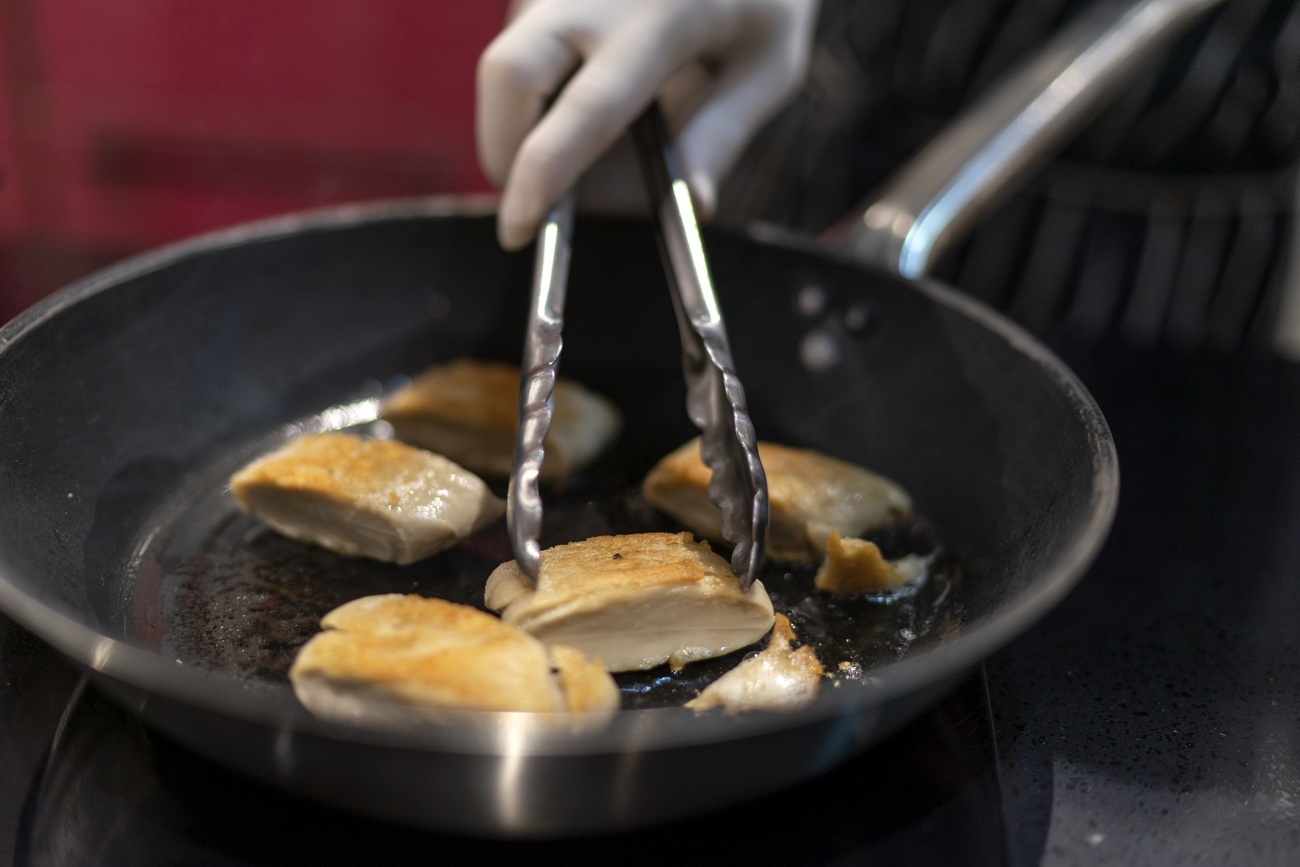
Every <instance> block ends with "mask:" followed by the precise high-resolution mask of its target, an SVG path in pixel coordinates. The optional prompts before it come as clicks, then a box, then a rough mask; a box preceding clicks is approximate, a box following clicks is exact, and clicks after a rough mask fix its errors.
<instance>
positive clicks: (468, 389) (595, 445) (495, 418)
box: [383, 358, 623, 484]
mask: <svg viewBox="0 0 1300 867" xmlns="http://www.w3.org/2000/svg"><path fill="white" fill-rule="evenodd" d="M553 407H554V410H553V414H552V416H551V427H550V430H549V431H548V432H547V435H546V441H545V443H544V445H545V447H546V460H545V462H544V463H543V464H542V471H541V481H543V482H548V483H554V484H563V483H564V481H565V480H566V479H568V478H569V477H570V476H571V475H573V474H574V473H576V472H578V471H579V470H581V469H582V468H583V467H585V466H587V464H589V463H591V462H592V461H593V460H595V459H596V456H597V455H599V454H600V453H601V451H603V450H604V449H605V447H606V446H608V445H609V444H610V443H611V442H613V441H614V438H615V437H617V436H618V432H619V428H620V427H621V426H622V423H623V422H622V417H621V416H620V414H619V411H618V410H617V409H616V408H615V407H614V405H613V404H612V403H610V402H609V401H608V400H606V399H605V398H603V397H601V396H600V395H598V394H596V393H595V392H593V391H591V390H590V389H588V388H586V387H584V386H581V385H579V384H578V383H576V382H574V381H573V380H571V379H566V378H564V377H560V378H559V379H557V380H556V382H555V399H554V402H553ZM518 412H519V366H518V365H517V364H501V363H497V362H487V361H475V360H473V359H469V358H461V359H457V360H456V361H453V362H451V363H449V364H440V365H437V366H435V367H431V368H429V369H428V370H426V371H424V372H423V373H421V374H420V375H419V376H417V377H415V379H413V380H412V381H411V384H410V386H409V387H408V388H405V389H403V390H402V391H399V392H398V393H397V394H395V395H393V396H392V398H391V399H389V401H388V403H387V404H386V405H385V406H384V410H383V417H384V419H385V420H386V421H388V422H389V423H390V424H391V425H392V426H393V430H394V431H396V433H397V436H398V438H399V439H403V440H405V441H407V442H409V443H414V444H415V445H418V446H422V447H424V448H426V449H430V450H432V451H435V452H437V453H438V454H443V455H446V456H447V457H449V458H451V459H452V460H454V461H456V462H457V463H460V464H463V465H464V466H466V467H469V468H470V469H471V470H474V471H475V472H480V473H483V474H485V475H494V476H508V475H510V469H511V458H512V456H513V454H514V448H515V418H516V416H517V414H518Z"/></svg>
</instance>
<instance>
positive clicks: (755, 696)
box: [686, 614, 823, 714]
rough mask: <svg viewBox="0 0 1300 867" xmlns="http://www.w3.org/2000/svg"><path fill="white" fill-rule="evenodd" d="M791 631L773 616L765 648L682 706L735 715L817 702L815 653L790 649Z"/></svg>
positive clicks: (819, 669)
mask: <svg viewBox="0 0 1300 867" xmlns="http://www.w3.org/2000/svg"><path fill="white" fill-rule="evenodd" d="M792 641H794V629H793V628H792V627H791V626H790V621H789V619H787V618H786V616H785V615H784V614H778V615H776V625H775V626H773V627H772V640H771V641H769V642H768V645H767V648H766V649H765V650H764V651H763V652H762V653H759V654H757V655H755V656H751V657H750V658H749V659H746V660H744V661H743V662H741V663H740V664H739V665H737V666H736V667H735V668H733V669H732V670H731V671H729V672H727V673H726V674H724V675H722V677H720V678H718V679H717V680H715V681H714V682H713V683H711V684H709V685H708V686H706V687H705V688H704V691H703V692H701V693H700V694H699V695H698V696H697V697H695V698H693V699H691V700H690V701H688V702H686V706H687V707H689V708H690V709H691V710H693V711H695V712H697V713H698V712H700V711H706V710H710V709H712V708H715V707H720V708H722V709H723V710H724V711H725V712H726V713H729V714H737V713H744V712H745V711H751V710H771V711H788V710H798V709H799V708H801V707H805V706H807V705H809V704H811V703H812V701H813V699H815V698H817V690H818V688H819V687H820V686H821V680H822V673H823V669H822V664H821V662H819V661H818V659H817V653H816V652H815V651H814V650H813V649H812V648H811V647H809V646H807V645H804V646H803V647H800V648H799V649H798V650H791V649H790V642H792Z"/></svg>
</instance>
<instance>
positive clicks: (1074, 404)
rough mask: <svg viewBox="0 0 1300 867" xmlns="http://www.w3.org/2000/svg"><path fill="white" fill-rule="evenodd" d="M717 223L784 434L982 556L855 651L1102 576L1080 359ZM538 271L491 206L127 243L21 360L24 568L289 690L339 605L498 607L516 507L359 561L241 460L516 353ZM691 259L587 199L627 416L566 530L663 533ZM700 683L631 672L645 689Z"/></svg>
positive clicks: (72, 605) (1093, 446)
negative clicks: (1087, 574) (272, 511)
mask: <svg viewBox="0 0 1300 867" xmlns="http://www.w3.org/2000/svg"><path fill="white" fill-rule="evenodd" d="M708 245H709V250H710V254H711V259H712V263H713V265H714V271H715V280H716V282H717V285H718V289H719V293H720V296H721V299H722V303H723V306H724V309H725V311H726V315H727V319H728V325H729V330H730V333H731V338H732V343H733V350H734V354H735V358H736V362H737V366H738V369H739V372H740V375H741V378H742V380H743V381H744V382H745V384H746V388H747V394H748V398H749V403H750V408H751V414H752V417H753V418H754V421H755V425H756V427H757V430H758V433H759V436H760V438H762V439H767V440H772V441H776V442H784V443H789V444H793V445H801V446H807V447H813V448H818V449H821V450H823V451H825V452H827V453H829V454H832V455H835V456H838V457H841V458H844V459H847V460H851V461H854V462H856V463H859V464H862V465H864V466H867V467H870V468H872V469H874V470H876V471H878V472H881V473H883V474H885V475H887V476H890V477H892V478H894V479H896V480H897V481H899V482H900V483H902V484H903V485H904V486H905V487H907V488H908V489H909V490H910V491H911V492H912V494H913V495H914V497H915V500H916V503H917V507H918V511H919V512H920V513H921V514H923V515H925V516H926V517H927V518H928V519H930V520H931V521H932V522H933V526H935V527H938V528H939V530H940V533H941V536H942V538H943V540H944V542H945V544H946V545H947V546H948V547H949V549H950V550H951V551H952V552H954V555H955V557H956V559H957V560H958V561H960V562H961V564H962V566H963V573H962V574H963V577H962V578H961V580H956V577H955V576H956V575H957V573H956V572H955V571H951V572H948V573H946V574H947V580H936V581H934V582H932V584H931V585H929V587H928V589H927V593H929V594H930V595H923V596H918V597H917V598H916V599H915V600H913V601H911V602H909V603H907V604H904V605H896V606H894V607H892V608H886V607H882V606H879V605H874V604H869V603H868V604H863V606H862V607H861V610H857V609H854V610H852V611H851V612H850V614H851V616H848V615H846V616H845V618H844V619H845V621H846V622H848V623H851V624H853V629H854V630H856V631H855V632H853V635H852V639H851V640H852V641H858V642H860V646H859V647H857V648H856V649H853V648H850V649H847V650H842V651H838V652H842V653H843V654H844V659H843V660H842V661H848V662H859V663H861V664H863V665H867V666H876V668H875V671H876V672H878V673H880V672H883V671H885V670H887V669H888V668H889V666H887V665H884V663H887V662H889V661H892V660H895V659H898V658H899V657H900V656H903V655H907V654H909V653H910V654H912V655H920V656H925V654H924V653H923V652H922V651H924V650H925V649H927V648H928V647H929V646H931V645H932V644H935V643H943V642H949V641H952V640H955V639H957V638H959V637H960V636H961V634H962V632H963V629H964V628H965V627H966V625H967V624H969V623H972V622H979V623H988V622H994V621H997V620H998V619H999V618H1002V617H1005V616H1006V615H1007V614H1008V612H1012V611H1014V610H1015V609H1016V607H1017V606H1018V605H1019V604H1021V603H1022V602H1023V600H1025V599H1026V598H1029V597H1032V596H1033V595H1034V594H1035V593H1037V592H1039V591H1041V589H1042V584H1043V582H1044V581H1048V582H1055V583H1056V584H1059V583H1060V582H1061V581H1062V580H1066V579H1068V577H1069V576H1070V575H1073V574H1076V573H1077V571H1078V570H1077V568H1076V567H1077V564H1072V563H1070V562H1068V559H1069V558H1070V557H1072V556H1075V555H1076V554H1077V552H1078V551H1080V550H1084V551H1086V552H1089V553H1090V552H1091V551H1092V550H1095V545H1093V546H1092V547H1091V548H1090V547H1089V546H1088V545H1082V546H1081V543H1080V539H1081V538H1084V537H1085V535H1086V534H1088V533H1095V532H1096V528H1097V527H1098V526H1099V524H1098V521H1097V518H1096V511H1097V503H1098V499H1097V497H1098V494H1097V491H1098V466H1099V464H1098V442H1099V433H1098V430H1097V426H1098V424H1100V426H1101V428H1104V422H1100V421H1099V420H1094V421H1090V420H1089V418H1090V417H1089V412H1095V407H1092V408H1091V409H1089V407H1088V406H1083V407H1081V404H1080V400H1081V398H1080V396H1079V394H1078V392H1077V391H1073V390H1072V389H1071V387H1070V386H1069V383H1065V384H1063V382H1062V379H1061V376H1060V374H1059V372H1057V371H1054V370H1053V369H1052V368H1051V366H1050V365H1048V366H1045V365H1044V364H1042V363H1040V361H1038V360H1035V359H1032V358H1029V357H1028V356H1027V355H1026V354H1025V352H1024V351H1023V350H1022V349H1021V348H1019V347H1017V346H1016V345H1014V344H1013V343H1012V342H1009V341H1008V340H1007V338H1006V336H1005V335H1004V334H999V333H995V332H994V331H991V330H990V329H989V328H988V327H987V325H985V324H983V323H980V322H978V321H975V320H974V319H972V318H971V317H970V316H968V315H966V314H964V313H962V312H960V311H958V310H957V309H954V308H953V307H952V306H950V305H948V304H945V303H941V302H940V301H938V300H936V299H935V298H934V297H933V296H931V295H928V294H926V293H923V292H918V291H916V289H915V288H914V287H911V286H908V285H906V284H903V283H901V281H896V280H892V279H889V278H885V277H883V276H880V275H873V274H871V273H868V272H865V271H862V270H860V269H858V268H855V267H852V266H849V265H844V264H837V263H834V262H828V261H826V260H825V259H824V258H821V257H819V256H816V255H813V254H805V253H800V252H798V251H793V250H788V249H782V248H779V247H775V246H771V245H762V244H757V243H754V242H752V241H748V240H746V239H743V238H738V237H734V236H728V235H710V236H709V238H708ZM530 268H531V257H530V256H529V255H527V254H523V255H514V256H509V255H505V254H502V253H501V252H500V250H499V249H498V248H497V247H496V245H495V240H494V237H493V230H492V225H491V219H490V218H482V219H466V218H429V217H423V216H395V217H391V218H385V219H373V220H368V221H361V222H359V223H355V224H340V225H331V224H329V223H326V224H323V225H316V226H310V227H307V228H306V229H305V230H304V231H301V232H291V233H287V234H272V235H269V236H265V237H253V238H251V239H250V240H248V241H247V242H246V243H239V244H232V245H209V246H200V247H197V248H195V249H193V250H190V251H188V252H185V253H184V254H181V255H174V256H171V257H163V258H162V259H160V260H159V261H157V262H154V263H151V264H150V265H149V266H148V267H140V266H137V267H128V268H126V269H125V270H124V271H123V272H122V273H121V274H119V275H112V274H110V275H107V276H106V277H104V278H103V279H102V280H101V281H100V283H101V284H102V285H101V286H98V287H97V286H94V285H90V286H88V287H83V288H82V289H81V290H79V291H74V293H73V295H72V296H68V297H65V298H64V299H59V300H56V301H55V302H51V304H49V305H47V306H46V308H44V309H43V311H37V313H36V314H33V315H32V316H31V317H28V318H27V319H26V320H23V321H19V322H16V323H14V324H12V325H11V326H9V327H8V328H7V330H6V333H7V334H8V335H9V339H8V341H7V342H6V343H4V345H3V347H2V351H3V356H2V358H0V387H2V388H0V405H3V407H4V409H5V412H3V413H0V431H2V432H3V436H0V455H3V460H4V466H5V467H6V472H5V473H3V474H0V517H2V518H3V520H0V555H2V557H3V560H4V563H5V566H6V580H8V581H10V582H12V583H13V584H14V585H15V586H17V587H18V588H19V589H20V590H22V591H23V592H24V593H27V594H28V595H30V596H32V597H34V598H36V599H38V600H41V601H43V602H45V603H46V604H48V605H49V606H51V607H53V608H56V609H58V610H60V611H63V612H67V613H68V614H70V616H72V617H73V618H74V619H75V620H77V621H78V622H79V623H81V624H84V625H85V626H87V627H89V628H90V629H92V630H94V631H96V632H99V633H100V634H102V635H107V636H109V637H112V638H116V639H121V640H124V641H127V642H130V643H133V644H136V645H138V646H140V647H142V648H145V649H146V650H149V651H151V652H155V653H157V654H159V655H172V656H173V658H175V659H178V660H180V662H181V663H182V667H184V665H185V664H189V665H198V666H200V667H210V668H217V669H218V670H221V671H223V672H226V673H228V674H230V675H232V676H234V677H236V678H238V679H240V681H241V682H243V683H246V684H247V685H248V687H249V689H251V690H254V691H256V690H259V689H262V688H266V689H270V690H283V688H284V684H285V681H284V678H283V669H284V665H285V664H286V662H287V660H288V659H290V658H291V656H292V652H293V648H294V647H296V646H297V645H298V644H300V643H301V641H303V640H304V639H305V638H306V637H307V636H308V635H309V634H310V633H311V632H312V631H314V623H315V620H316V619H318V618H319V616H320V614H322V613H323V612H324V611H326V610H328V609H329V608H331V607H333V605H335V604H337V603H339V602H342V601H346V600H347V599H351V598H355V597H356V596H360V595H364V594H366V593H372V592H384V591H389V590H394V591H402V592H409V591H416V592H429V593H433V594H436V595H447V596H449V597H451V598H457V599H458V600H459V601H466V602H472V603H475V604H477V603H478V602H479V601H480V599H479V598H478V594H479V593H480V592H481V587H482V580H483V579H484V578H486V575H487V573H488V571H490V569H491V568H492V567H493V566H495V565H496V564H497V563H498V562H500V561H501V560H503V559H506V557H507V556H508V546H507V545H506V544H505V541H504V540H505V535H504V530H503V529H502V528H501V527H498V528H495V529H493V530H489V531H486V532H484V533H482V534H480V535H479V536H477V537H475V538H473V539H471V540H469V541H468V542H466V543H465V544H463V545H462V546H460V547H458V548H457V549H455V550H453V551H450V552H447V553H445V554H442V555H439V556H437V557H435V558H433V559H432V560H430V561H427V562H426V563H425V564H419V565H416V566H414V567H404V568H396V567H387V566H383V565H381V564H375V563H369V562H366V561H350V560H345V559H343V558H337V557H334V556H333V555H330V554H327V553H325V552H319V551H316V550H314V549H310V548H308V547H306V546H301V545H298V544H297V543H291V542H289V541H288V540H283V539H279V538H278V537H275V536H274V535H272V534H270V533H269V532H267V531H265V530H263V529H262V528H261V527H260V525H258V524H257V523H256V522H253V521H251V520H250V519H246V518H243V517H242V516H239V515H238V514H237V513H236V512H235V511H234V510H233V504H232V503H231V501H230V498H229V495H228V494H227V493H226V492H225V481H226V479H228V477H229V474H230V473H231V472H233V471H234V470H235V469H237V468H238V466H239V465H241V464H242V463H243V462H244V461H245V460H247V459H250V458H251V457H253V456H255V455H256V454H259V453H262V452H264V451H266V450H267V449H269V448H270V447H272V446H273V445H274V444H275V442H277V441H280V440H283V439H284V438H285V437H286V436H288V435H289V434H290V433H292V431H293V430H295V429H301V428H303V427H304V426H305V427H313V426H315V427H319V426H322V425H323V426H326V427H345V426H346V423H347V421H348V420H349V419H348V418H347V417H346V413H344V415H343V416H340V415H338V414H337V413H334V414H331V413H322V410H323V409H324V408H329V407H335V408H340V407H343V408H346V407H357V406H360V405H362V404H365V402H366V401H373V400H374V399H375V398H377V397H378V396H379V395H381V394H383V393H386V392H387V391H389V390H391V388H392V387H394V384H395V380H394V377H400V376H402V375H409V374H411V373H413V372H415V371H418V370H420V369H422V368H423V367H425V366H427V365H428V364H431V363H434V362H437V361H444V360H449V359H452V358H455V357H459V356H466V355H468V356H474V357H480V358H488V359H493V358H496V359H507V360H509V359H517V358H518V353H519V347H520V345H521V341H522V333H523V327H524V315H525V309H526V294H527V286H528V282H529V271H530ZM662 281H663V277H662V271H661V269H660V264H659V261H658V256H657V252H656V251H655V249H654V244H653V239H652V236H651V234H650V232H649V229H648V226H647V225H645V224H644V223H640V222H635V221H629V222H617V221H601V222H595V221H591V222H586V221H580V222H579V225H578V227H577V231H576V234H575V252H574V262H573V270H572V275H571V279H570V289H569V301H568V311H567V316H566V328H565V338H566V341H565V350H564V360H563V364H562V373H563V374H566V375H571V376H573V377H574V378H576V379H579V380H581V381H583V382H584V383H586V384H587V385H589V386H591V387H592V388H594V389H596V390H598V391H600V392H601V393H603V394H605V395H607V396H608V397H610V398H611V399H613V400H614V401H615V402H616V403H617V404H618V405H619V406H620V408H621V409H622V410H623V412H624V414H625V419H626V425H625V432H624V435H623V437H622V439H621V440H620V442H619V443H618V445H617V447H616V449H615V450H614V452H612V453H611V454H610V455H608V456H607V457H606V458H605V459H603V460H602V461H601V462H600V463H599V464H598V465H597V466H596V467H594V468H593V469H592V470H591V471H590V472H589V473H588V474H587V477H586V478H584V479H582V480H579V483H578V484H577V485H576V486H575V487H574V488H573V489H571V490H570V491H569V492H567V493H566V494H565V495H564V496H562V497H559V498H557V499H554V500H552V501H551V502H550V503H548V506H549V509H548V513H547V527H546V533H547V535H548V537H549V538H548V539H544V540H543V541H544V542H553V541H559V540H562V539H565V540H567V539H569V538H576V537H583V536H586V535H590V534H592V533H594V532H608V531H610V530H614V529H625V528H626V529H638V530H639V529H656V528H663V524H662V518H660V517H658V516H657V515H655V514H654V513H653V512H652V511H649V510H647V509H646V508H645V506H644V504H642V503H640V502H639V501H638V500H637V498H636V497H635V496H634V495H631V494H630V493H629V492H632V491H634V490H635V486H636V484H637V483H638V482H639V481H640V478H641V476H642V474H643V473H644V472H645V470H646V469H648V468H649V466H650V465H651V464H652V463H653V461H654V460H656V459H658V458H659V457H660V456H662V455H663V454H664V453H666V452H667V451H669V450H670V449H671V448H673V447H675V446H677V445H678V444H680V443H681V442H683V441H685V440H686V439H688V438H689V437H690V436H692V435H693V429H692V428H691V426H690V423H689V421H688V420H687V419H686V416H685V412H684V405H685V396H684V390H683V387H682V381H681V369H680V359H679V356H678V351H679V349H678V341H677V337H676V326H675V323H674V321H673V315H672V311H671V307H670V305H669V302H668V299H667V294H666V291H665V289H664V287H663V282H662ZM101 289H102V290H103V291H99V290H101ZM73 296H75V301H76V303H69V302H71V301H72V300H74V297H73ZM810 298H811V299H820V300H819V301H817V303H809V299H810ZM56 309H57V315H50V314H51V313H52V312H53V311H55V310H56ZM1085 397H1086V396H1085ZM340 419H342V422H340ZM359 423H361V424H364V423H365V422H364V420H361V421H360V422H359ZM1103 433H1104V431H1103ZM1104 523H1105V522H1104V521H1103V522H1101V525H1102V526H1103V530H1104ZM670 528H671V527H670ZM674 529H675V528H674ZM908 532H911V529H910V528H909V529H908ZM919 532H921V535H923V536H924V535H925V533H926V532H928V531H927V530H925V528H922V529H921V530H920V531H919ZM884 541H887V542H888V541H889V540H884ZM787 571H789V572H790V574H791V576H792V577H790V578H786V577H785V574H786V572H787ZM763 580H764V583H765V584H766V585H767V586H768V588H769V590H771V591H772V592H773V595H774V596H775V597H777V599H778V605H781V606H782V607H785V608H787V610H789V611H791V612H792V613H793V614H795V615H796V616H795V617H794V618H793V619H794V620H795V624H796V628H797V629H798V628H800V627H801V626H802V627H804V628H810V624H812V623H813V621H814V620H815V618H814V617H812V616H804V617H802V619H801V617H800V610H799V605H800V604H802V601H801V600H802V597H803V596H804V595H806V589H804V588H805V585H804V584H803V583H801V582H805V580H810V576H808V575H807V574H806V573H802V574H801V573H800V572H799V570H789V569H782V568H781V567H780V565H778V564H772V566H771V567H770V568H769V571H768V572H767V573H766V574H765V575H764V576H763ZM787 588H789V592H788V594H787V595H786V596H785V597H782V593H783V592H786V590H787ZM783 598H784V600H785V601H784V602H782V601H781V600H782V599H783ZM909 606H910V608H909ZM850 607H851V606H850ZM823 616H824V617H826V615H823ZM927 630H928V632H927ZM908 633H910V634H911V635H912V636H913V637H908ZM1008 637H1009V636H1008ZM827 640H829V641H830V643H831V644H832V645H833V644H834V639H833V638H830V639H827ZM241 642H242V644H241ZM734 661H735V660H734V659H731V660H724V661H721V662H719V663H718V664H717V665H718V666H726V665H728V664H730V663H732V662H734ZM825 661H827V662H829V663H831V664H832V665H836V664H837V662H838V661H840V660H837V659H835V658H829V659H826V660H825ZM973 661H974V659H973V658H972V659H970V660H966V663H967V664H969V663H970V662H973ZM945 665H947V666H948V668H947V669H945V672H944V673H945V674H951V673H952V669H953V665H954V663H952V662H951V661H949V662H947V663H945ZM700 671H701V672H702V677H703V678H704V679H707V678H708V677H710V676H712V673H716V671H714V670H712V669H709V668H708V667H707V666H702V667H701V668H700ZM936 676H937V675H936ZM696 685H697V684H696V683H693V682H689V679H688V681H687V682H686V683H684V684H677V685H674V684H660V685H656V684H655V683H654V682H653V677H652V676H647V678H646V679H644V680H640V681H638V680H637V679H636V678H635V677H633V678H626V679H625V681H624V684H623V686H624V694H625V696H627V699H626V700H627V701H628V702H629V703H631V705H632V706H640V705H637V704H636V702H643V703H645V704H659V703H674V702H675V701H677V700H679V699H680V697H681V693H680V691H677V690H679V689H685V690H689V691H690V692H691V693H693V691H694V687H695V686H696Z"/></svg>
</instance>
